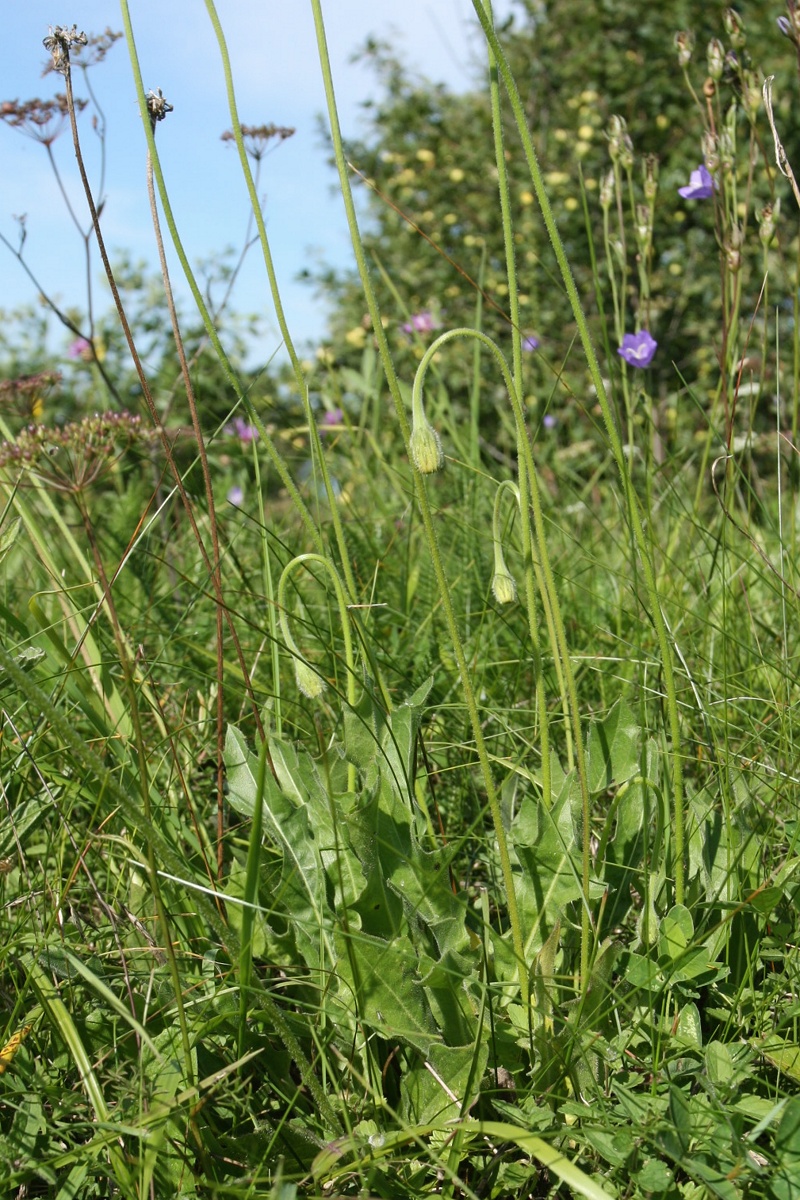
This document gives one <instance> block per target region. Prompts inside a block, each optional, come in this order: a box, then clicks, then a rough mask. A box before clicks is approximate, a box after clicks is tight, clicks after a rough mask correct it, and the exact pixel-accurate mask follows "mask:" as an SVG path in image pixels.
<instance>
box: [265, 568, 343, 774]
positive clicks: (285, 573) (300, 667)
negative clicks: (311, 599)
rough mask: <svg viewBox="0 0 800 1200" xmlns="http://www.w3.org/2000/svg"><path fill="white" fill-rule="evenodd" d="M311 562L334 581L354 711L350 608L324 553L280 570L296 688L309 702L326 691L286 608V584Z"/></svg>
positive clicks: (281, 606) (281, 616)
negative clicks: (303, 651)
mask: <svg viewBox="0 0 800 1200" xmlns="http://www.w3.org/2000/svg"><path fill="white" fill-rule="evenodd" d="M311 563H315V564H317V565H318V566H321V567H324V568H325V570H326V571H327V572H328V574H329V575H330V577H331V580H332V582H333V590H334V592H335V593H336V603H337V604H338V606H339V619H340V621H341V623H342V636H343V637H344V661H345V668H346V670H347V703H348V706H349V707H350V709H351V710H352V709H354V708H355V706H356V665H355V658H354V657H353V637H352V634H351V632H350V611H349V609H348V607H347V597H346V596H345V592H344V585H343V584H342V581H341V579H340V578H339V573H338V571H337V570H336V568H335V566H334V565H333V563H332V562H331V560H330V559H329V558H326V557H325V556H324V555H323V554H298V556H297V558H293V559H292V561H291V562H289V563H287V564H286V566H285V567H284V568H283V570H282V571H281V577H280V579H279V580H278V620H279V621H280V626H281V633H282V634H283V640H284V642H285V643H286V647H287V649H288V651H289V653H290V654H291V655H292V656H293V658H294V669H295V677H296V679H297V686H298V687H299V688H300V691H301V692H303V693H304V694H305V695H306V696H308V697H309V698H310V699H312V700H314V699H316V698H317V697H318V696H320V695H321V694H322V692H323V691H324V690H325V681H324V680H323V679H322V678H321V677H320V676H319V674H318V673H317V672H316V671H315V670H314V669H313V668H312V667H311V666H309V664H308V662H307V661H306V659H305V658H304V657H303V655H302V654H301V652H300V650H299V649H298V646H297V642H296V641H295V640H294V637H293V635H292V631H291V629H290V628H289V612H288V609H287V607H286V584H287V582H288V579H289V576H290V575H291V573H292V571H293V570H294V569H295V567H300V566H308V565H309V564H311ZM355 786H356V768H355V766H354V765H353V763H351V762H348V764H347V790H348V791H350V792H352V791H354V790H355Z"/></svg>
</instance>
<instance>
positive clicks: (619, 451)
mask: <svg viewBox="0 0 800 1200" xmlns="http://www.w3.org/2000/svg"><path fill="white" fill-rule="evenodd" d="M472 3H473V7H474V9H475V13H476V15H477V17H478V20H479V21H480V23H481V26H482V28H483V31H484V34H485V35H486V39H487V41H488V42H489V45H490V46H491V48H492V51H493V53H494V55H495V57H496V59H497V64H498V69H499V72H500V75H501V76H502V79H503V84H504V86H505V89H506V92H507V94H508V98H509V102H510V104H511V109H512V112H513V115H514V120H515V123H516V126H517V130H518V133H519V136H520V140H521V142H522V146H523V150H524V153H525V157H526V160H527V163H528V168H529V171H530V175H531V182H532V184H533V189H534V192H535V194H536V198H537V201H538V203H539V207H540V209H541V212H542V218H543V220H544V223H545V226H546V228H547V232H548V235H549V237H550V241H551V242H552V245H553V249H554V251H555V254H556V258H557V261H558V266H559V270H560V272H561V277H562V279H563V281H564V286H565V288H566V292H567V296H568V298H569V301H570V307H571V308H572V312H573V315H574V317H575V321H576V324H577V327H578V333H579V336H580V339H581V345H582V346H583V350H584V354H585V355H586V360H587V364H588V367H589V373H590V376H591V379H592V383H593V385H594V387H595V389H596V394H597V400H598V403H599V405H600V410H601V412H602V416H603V422H604V425H605V428H606V435H607V437H608V441H609V445H610V446H611V451H612V453H613V455H614V459H615V461H616V463H617V468H618V470H619V473H620V479H621V481H622V486H623V489H624V492H625V497H626V501H627V506H628V514H629V520H630V523H631V526H632V529H633V536H634V540H635V543H636V547H637V550H638V552H639V556H640V559H641V565H642V571H643V574H644V577H645V584H646V588H647V594H648V601H649V605H650V617H651V619H652V621H653V624H654V626H655V630H656V634H657V637H658V643H659V650H660V655H661V662H662V665H663V670H664V691H665V695H666V703H667V710H668V714H669V723H670V733H671V737H672V794H673V814H674V833H675V854H674V859H675V861H674V871H675V899H676V902H677V903H679V904H682V903H683V901H684V896H685V888H686V863H685V812H684V789H683V762H682V756H681V729H680V720H679V717H678V702H677V695H676V690H675V668H674V660H673V647H672V643H671V638H670V635H669V634H668V631H667V624H666V621H665V619H664V615H663V613H662V611H661V600H660V597H659V592H658V586H657V582H656V573H655V566H654V563H653V558H652V550H651V547H650V544H649V542H648V540H647V537H646V536H645V532H644V527H643V524H642V518H641V513H640V510H639V502H638V499H637V497H636V493H635V491H634V488H633V484H632V481H631V475H630V469H629V464H628V462H627V460H626V457H625V453H624V451H623V448H622V442H621V440H620V437H619V433H618V431H617V426H616V422H615V420H614V414H613V412H612V410H611V406H610V404H609V402H608V395H607V393H606V387H605V382H604V380H603V374H602V371H601V369H600V363H599V362H598V359H597V353H596V351H595V349H594V345H593V343H592V338H591V336H590V333H589V327H588V324H587V321H586V316H585V314H584V311H583V306H582V304H581V300H580V296H579V295H578V290H577V288H576V286H575V280H574V279H573V277H572V271H571V270H570V267H569V263H568V262H567V257H566V254H565V252H564V245H563V243H562V241H561V236H560V234H559V232H558V227H557V226H556V223H555V218H554V216H553V210H552V207H551V205H550V200H549V197H548V195H547V192H546V190H545V187H544V180H543V178H542V172H541V169H540V167H539V162H538V159H537V157H536V151H535V149H534V145H533V141H532V138H531V135H530V130H529V128H528V120H527V116H526V113H525V107H524V105H523V103H522V99H521V97H520V94H519V89H518V88H517V85H516V82H515V80H514V76H513V74H512V72H511V68H510V67H509V65H508V60H507V58H506V56H505V54H504V52H503V48H502V46H501V45H500V42H499V40H498V37H497V34H496V33H495V30H494V26H493V25H492V22H491V21H490V19H489V18H488V16H487V14H486V12H485V10H484V8H483V4H482V0H472Z"/></svg>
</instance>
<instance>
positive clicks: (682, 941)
mask: <svg viewBox="0 0 800 1200" xmlns="http://www.w3.org/2000/svg"><path fill="white" fill-rule="evenodd" d="M693 937H694V922H693V921H692V914H691V913H690V912H689V910H688V908H686V907H685V906H684V905H682V904H676V905H674V907H673V908H671V909H670V910H669V912H668V913H667V914H666V916H665V917H662V919H661V925H660V927H659V931H658V952H659V954H660V955H662V956H664V957H665V958H671V959H672V960H673V962H674V961H675V960H676V959H678V958H682V956H683V954H684V952H685V950H686V948H687V946H689V944H690V942H691V940H692V938H693Z"/></svg>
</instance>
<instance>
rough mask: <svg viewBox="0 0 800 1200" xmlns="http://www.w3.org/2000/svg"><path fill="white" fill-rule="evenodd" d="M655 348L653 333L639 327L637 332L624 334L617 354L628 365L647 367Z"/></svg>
mask: <svg viewBox="0 0 800 1200" xmlns="http://www.w3.org/2000/svg"><path fill="white" fill-rule="evenodd" d="M657 349H658V342H657V341H656V340H655V338H654V337H653V335H652V334H651V333H648V331H647V330H646V329H640V330H639V332H638V333H626V334H625V336H624V338H623V339H622V345H621V346H620V347H619V349H618V350H617V354H619V356H620V358H624V359H625V362H626V363H627V364H628V366H629V367H649V366H650V363H651V362H652V361H653V355H654V354H655V352H656V350H657Z"/></svg>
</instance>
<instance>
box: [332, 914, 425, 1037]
mask: <svg viewBox="0 0 800 1200" xmlns="http://www.w3.org/2000/svg"><path fill="white" fill-rule="evenodd" d="M336 950H337V977H338V992H339V996H340V998H341V1001H342V1003H343V1005H344V1006H345V1007H346V1008H347V1009H348V1010H349V1011H350V1012H352V1013H355V1014H356V1015H357V1018H358V1020H359V1022H360V1023H362V1024H364V1025H368V1026H369V1027H370V1028H372V1029H375V1030H376V1031H377V1032H379V1033H380V1034H381V1036H382V1037H384V1038H386V1039H387V1040H391V1039H400V1040H401V1041H403V1042H406V1043H407V1044H408V1045H410V1046H414V1047H416V1049H417V1050H419V1051H420V1052H421V1053H422V1054H424V1055H425V1056H426V1057H427V1055H428V1054H429V1053H430V1048H431V1046H432V1044H433V1043H434V1042H437V1041H440V1040H441V1035H440V1033H439V1031H438V1030H437V1028H436V1023H435V1021H434V1020H433V1015H432V1013H431V1010H430V1006H429V1004H428V1001H427V998H426V996H425V991H424V989H423V986H422V983H421V981H420V979H419V977H418V974H417V967H418V958H417V953H416V951H415V949H414V947H413V946H412V945H411V942H410V941H409V939H408V938H407V937H399V938H395V940H394V941H392V942H387V941H384V939H383V938H376V937H370V936H368V935H367V934H364V933H355V934H353V935H352V936H350V937H348V936H347V935H345V934H344V933H342V932H341V931H339V932H338V933H337V935H336Z"/></svg>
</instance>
